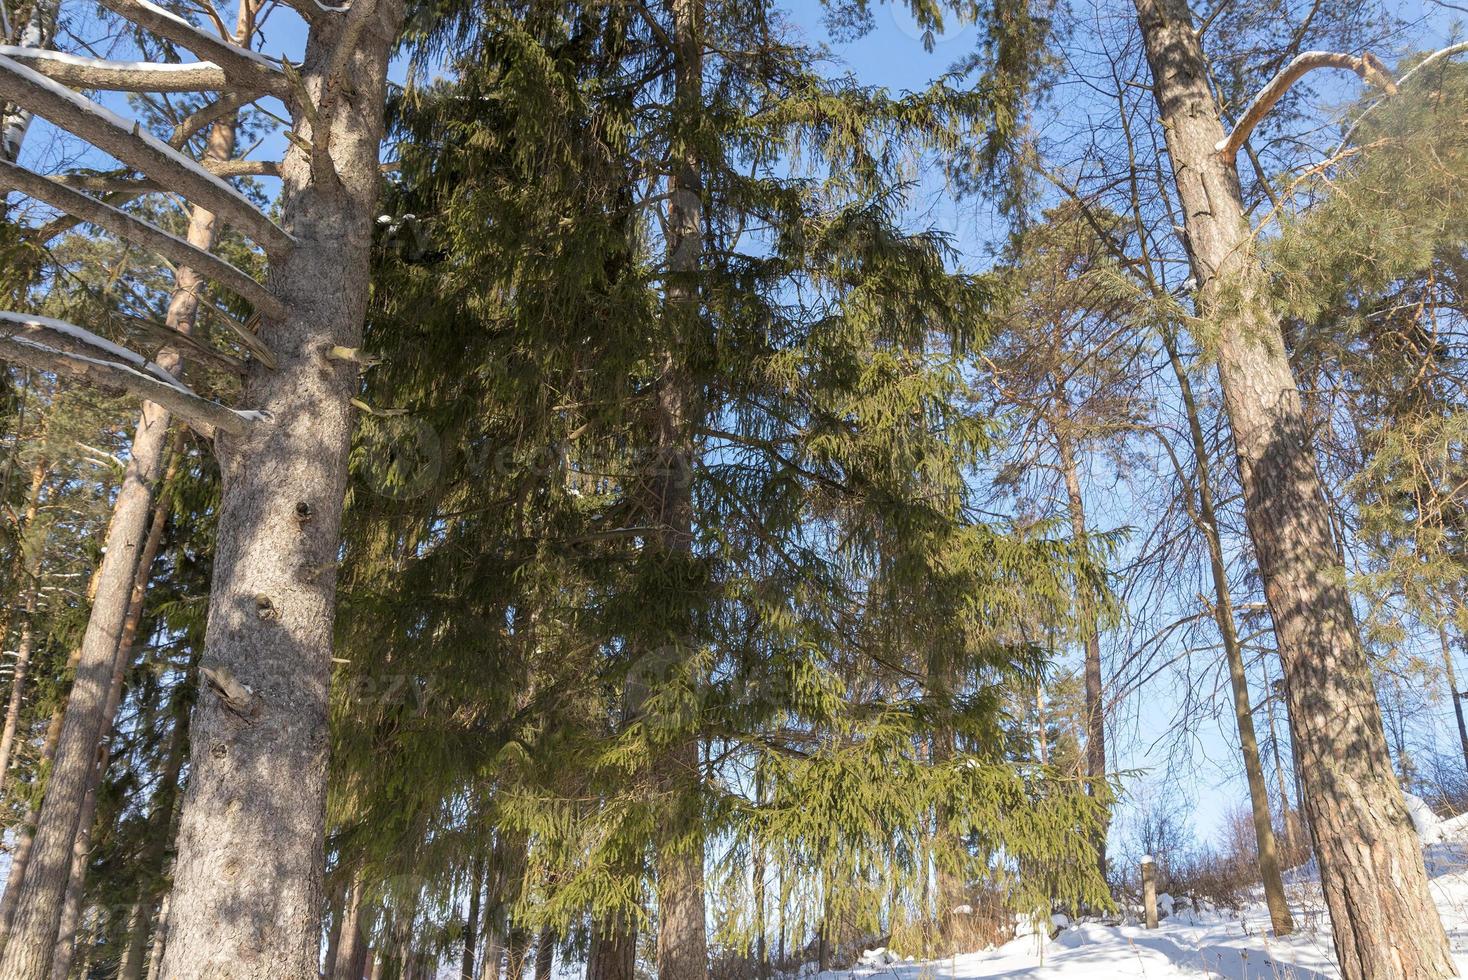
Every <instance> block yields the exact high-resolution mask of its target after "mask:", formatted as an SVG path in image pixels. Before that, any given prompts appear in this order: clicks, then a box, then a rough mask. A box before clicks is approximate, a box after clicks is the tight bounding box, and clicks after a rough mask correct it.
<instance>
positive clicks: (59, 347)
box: [0, 312, 261, 438]
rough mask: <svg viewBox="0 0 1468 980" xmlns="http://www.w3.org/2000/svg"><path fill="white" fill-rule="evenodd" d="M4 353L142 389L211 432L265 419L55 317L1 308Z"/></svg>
mask: <svg viewBox="0 0 1468 980" xmlns="http://www.w3.org/2000/svg"><path fill="white" fill-rule="evenodd" d="M0 357H4V358H5V359H7V360H10V361H14V362H15V363H17V364H23V365H25V366H26V367H29V368H33V369H35V370H37V371H54V372H56V373H58V374H69V375H71V376H72V377H76V378H82V379H84V380H86V381H89V382H91V383H93V384H96V385H98V386H99V387H103V388H112V389H120V390H122V391H125V392H127V393H129V394H132V395H137V396H138V397H140V398H144V399H147V400H148V401H150V402H154V403H155V404H158V405H162V406H163V407H164V408H166V409H168V410H169V411H171V412H173V413H174V414H176V415H177V416H178V417H179V418H181V419H183V420H184V421H186V422H188V423H189V425H191V426H193V427H194V428H195V429H198V430H199V432H200V433H202V434H203V435H205V436H207V437H209V438H212V437H213V435H214V433H215V431H220V432H229V433H239V432H243V431H245V429H247V428H248V427H249V426H250V425H252V424H254V423H255V422H257V421H260V420H261V416H260V415H259V414H258V413H255V412H237V411H235V410H234V409H232V408H229V407H228V406H226V405H221V404H219V403H218V402H214V401H210V400H209V399H207V398H204V397H203V396H201V395H198V394H195V393H194V392H193V391H192V390H190V389H189V388H187V387H186V386H184V385H183V384H181V383H180V382H179V381H178V380H177V379H175V378H173V376H172V375H170V374H169V373H168V372H167V371H164V370H163V369H162V368H160V367H158V365H156V364H153V363H152V362H150V361H148V360H147V359H146V358H144V357H142V356H141V355H139V354H136V353H134V352H133V351H130V350H128V349H127V348H125V347H119V346H118V345H116V344H113V343H111V342H110V341H107V340H104V339H103V338H101V337H98V336H97V335H96V334H93V333H91V332H90V331H87V330H83V329H82V328H81V327H77V326H74V325H72V324H70V323H65V322H63V321H61V320H52V319H50V318H49V317H38V316H28V315H26V314H24V313H6V312H0Z"/></svg>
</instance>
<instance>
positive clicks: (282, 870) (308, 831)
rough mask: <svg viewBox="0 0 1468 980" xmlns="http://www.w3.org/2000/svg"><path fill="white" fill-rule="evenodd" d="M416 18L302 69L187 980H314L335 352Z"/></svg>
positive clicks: (210, 714)
mask: <svg viewBox="0 0 1468 980" xmlns="http://www.w3.org/2000/svg"><path fill="white" fill-rule="evenodd" d="M401 18H402V6H401V4H400V3H399V2H398V0H377V2H373V0H361V2H360V3H355V4H353V5H352V7H351V11H350V12H349V13H347V14H343V15H340V16H325V17H321V18H318V19H317V20H316V21H315V23H314V24H313V25H312V29H311V32H310V36H309V38H308V40H307V44H306V53H305V59H304V62H303V64H302V66H301V68H300V69H299V72H300V76H301V79H302V85H303V87H304V90H305V92H307V93H309V95H310V97H311V98H312V99H313V100H315V102H316V106H317V109H316V112H315V113H314V114H313V116H314V118H315V120H316V125H317V127H318V128H316V129H315V131H313V130H312V124H311V123H310V122H309V121H307V120H305V119H304V114H301V116H302V118H300V119H298V122H297V139H296V140H295V141H293V144H292V148H291V150H290V151H289V153H288V154H287V156H286V159H285V162H284V163H283V165H282V167H281V172H282V180H283V215H284V217H283V223H284V224H285V226H286V227H287V228H288V229H289V230H290V232H291V234H292V235H293V237H294V239H295V242H296V245H295V248H294V249H293V250H292V251H291V252H290V254H289V255H287V256H285V257H284V258H283V259H280V260H278V261H274V262H272V268H271V275H270V281H271V286H272V289H274V290H275V292H276V293H277V295H278V296H279V297H280V299H281V300H282V302H283V303H284V304H285V305H286V307H287V309H288V310H289V311H290V315H289V316H288V317H286V318H284V319H280V320H267V321H266V322H265V325H264V327H263V328H262V330H261V335H262V338H264V339H265V340H266V341H267V342H268V343H269V344H270V346H271V347H272V349H273V350H274V351H275V352H276V355H277V359H278V367H277V368H276V370H274V371H269V370H266V369H264V368H263V367H261V366H258V365H256V366H253V367H252V368H251V371H250V373H249V376H248V378H247V381H246V385H245V402H246V403H247V404H249V405H252V406H257V407H259V408H261V409H264V410H266V411H268V412H269V414H270V419H271V420H270V422H269V423H268V424H265V425H263V426H258V427H255V428H252V429H251V430H250V431H248V432H245V433H243V434H241V435H239V436H232V435H225V434H221V436H220V437H219V439H218V440H217V442H216V450H217V453H218V455H219V459H220V469H221V474H222V480H223V494H222V500H221V503H220V510H219V524H218V532H217V533H218V541H219V544H218V548H217V552H216V555H215V561H214V581H213V586H212V589H211V593H210V608H209V622H208V628H207V631H206V636H205V645H206V652H205V660H204V667H203V669H205V670H207V671H209V672H210V673H211V674H212V676H213V677H215V678H216V682H215V684H211V686H210V689H208V690H204V691H201V694H200V700H199V704H198V706H197V707H196V708H195V712H194V720H193V729H192V747H191V754H190V778H189V785H188V789H187V792H186V795H185V797H184V802H183V812H182V818H181V822H180V828H179V837H178V857H177V860H176V861H175V866H174V867H175V870H174V879H175V884H174V892H173V906H172V908H173V912H172V922H171V923H170V925H169V937H168V944H167V948H166V951H165V954H164V964H163V973H164V976H165V977H168V978H170V980H173V978H179V980H182V978H187V980H315V978H316V977H317V969H318V956H319V952H320V938H321V929H320V922H321V878H322V868H323V865H324V854H323V827H324V821H325V802H326V752H327V694H328V687H329V684H330V677H331V650H332V630H333V621H334V618H335V599H336V565H335V563H336V557H337V549H338V546H339V538H340V526H341V512H342V503H343V497H344V493H345V489H346V478H347V454H348V449H349V444H350V439H351V428H352V415H351V413H352V408H351V405H350V399H351V397H352V395H353V393H354V391H355V388H356V385H357V376H356V368H355V366H354V365H351V364H349V363H344V362H342V361H337V360H330V359H328V358H327V357H326V356H325V353H326V352H327V351H328V350H329V349H330V348H332V347H334V346H340V347H348V348H356V347H359V346H360V344H361V337H362V327H363V320H364V317H365V314H366V306H367V298H368V294H369V291H370V283H369V274H368V263H369V258H370V248H371V236H372V228H373V223H374V218H375V211H374V206H375V204H376V200H377V193H378V183H379V166H378V152H379V144H380V142H381V138H382V133H383V111H384V105H385V101H386V80H387V66H388V57H389V49H390V47H391V45H392V43H393V41H394V40H395V39H396V37H397V33H398V30H399V26H400V23H401ZM312 144H314V146H315V150H314V152H312V151H310V150H308V149H307V148H306V147H307V146H310V145H312ZM313 158H314V159H313ZM224 684H227V685H234V686H235V687H236V689H238V688H243V689H247V690H248V692H249V697H248V701H247V702H244V703H242V702H241V701H240V700H239V699H238V698H237V697H234V696H231V695H230V694H229V690H228V689H227V688H226V687H224V686H222V685H224ZM262 855H269V857H270V860H269V861H265V862H262V861H261V856H262Z"/></svg>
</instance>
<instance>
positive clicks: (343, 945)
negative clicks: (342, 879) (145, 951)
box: [119, 872, 367, 980]
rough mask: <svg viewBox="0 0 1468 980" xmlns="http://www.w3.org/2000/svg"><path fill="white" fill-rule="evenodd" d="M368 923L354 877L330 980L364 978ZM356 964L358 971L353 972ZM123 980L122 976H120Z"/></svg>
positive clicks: (328, 965)
mask: <svg viewBox="0 0 1468 980" xmlns="http://www.w3.org/2000/svg"><path fill="white" fill-rule="evenodd" d="M365 925H366V923H365V922H364V921H363V920H362V877H361V873H360V872H359V873H358V874H356V875H354V876H353V877H352V883H351V886H350V887H349V888H348V889H347V901H346V905H345V907H344V908H343V910H342V924H341V942H340V945H338V947H337V954H336V957H335V959H332V958H331V957H328V958H327V960H326V968H327V970H328V971H329V972H328V973H327V976H328V978H329V980H362V968H363V966H365V964H366V960H367V956H366V952H367V937H366V936H365V935H363V927H364V926H365ZM354 964H355V966H356V969H357V972H356V973H355V974H354V973H352V967H353V965H354ZM119 980H121V978H119Z"/></svg>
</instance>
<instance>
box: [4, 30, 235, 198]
mask: <svg viewBox="0 0 1468 980" xmlns="http://www.w3.org/2000/svg"><path fill="white" fill-rule="evenodd" d="M170 16H172V15H171V14H170ZM0 69H4V70H5V71H7V72H10V73H12V74H14V75H16V76H18V77H20V78H23V79H25V80H26V81H27V82H28V83H30V84H31V85H34V86H36V87H37V88H44V89H47V90H48V91H49V92H51V93H52V94H53V95H55V96H57V97H58V98H61V99H65V100H66V101H67V102H70V103H71V104H72V106H73V107H74V108H76V109H79V110H81V111H82V112H85V113H86V114H88V115H90V116H94V117H96V118H97V119H99V120H101V121H102V122H104V123H106V124H108V125H109V126H112V127H114V128H116V129H119V130H123V131H126V132H128V133H130V134H131V135H132V137H133V138H134V139H137V140H140V141H142V142H143V143H146V144H147V145H148V146H149V148H150V149H152V150H154V151H155V152H157V153H159V154H161V155H162V156H164V157H167V158H168V161H169V162H170V163H171V164H173V165H174V166H176V167H179V168H181V169H184V170H188V171H191V172H192V173H193V174H194V175H195V176H196V177H198V178H199V179H200V180H203V181H207V182H208V183H210V184H212V185H214V186H215V187H216V188H218V189H219V191H220V192H221V193H223V194H226V195H228V196H229V197H231V198H233V199H234V200H235V201H237V202H238V203H239V204H240V205H242V206H243V207H246V208H248V209H249V210H251V211H256V210H258V209H257V208H256V207H255V205H254V203H253V202H252V201H251V200H250V199H249V198H247V197H245V196H244V195H243V194H241V193H240V192H239V191H237V190H235V189H234V187H233V186H231V185H230V184H229V183H228V182H227V181H225V180H224V179H223V178H221V177H218V176H216V175H215V174H212V173H210V172H209V171H208V170H206V169H205V168H204V165H203V164H201V163H198V162H197V161H195V160H191V159H190V158H188V157H186V156H184V155H183V154H182V153H180V152H178V151H177V150H175V149H174V148H173V147H171V146H169V145H168V144H167V143H165V142H163V141H162V140H160V139H159V138H158V137H156V136H154V135H153V134H152V133H149V132H148V131H146V130H144V129H143V128H142V127H140V126H139V125H138V124H137V123H130V122H128V121H127V120H125V119H123V118H122V117H121V116H119V115H118V114H117V113H115V112H113V111H112V110H111V109H108V108H106V107H105V106H102V105H98V104H97V103H96V102H93V101H92V100H91V99H89V98H87V97H86V96H84V95H81V94H79V93H77V92H73V91H72V90H71V89H69V88H67V87H66V86H65V85H62V84H61V83H60V82H57V81H54V80H53V79H50V78H47V77H46V76H45V75H42V74H41V73H40V72H38V71H34V70H32V69H30V68H27V67H26V66H25V65H23V64H21V63H20V62H18V61H12V60H11V59H9V58H7V57H5V56H4V55H3V54H0ZM124 162H126V161H124Z"/></svg>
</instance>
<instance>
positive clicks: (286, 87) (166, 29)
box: [100, 0, 290, 101]
mask: <svg viewBox="0 0 1468 980" xmlns="http://www.w3.org/2000/svg"><path fill="white" fill-rule="evenodd" d="M100 2H101V4H102V6H104V7H106V8H107V9H108V10H110V11H112V12H113V13H115V14H117V15H118V16H119V17H125V18H127V19H128V20H130V21H132V22H133V23H134V24H137V25H138V26H139V27H142V28H145V29H147V30H149V31H152V32H153V33H154V34H157V35H158V36H159V37H161V38H165V39H167V40H169V41H172V42H173V43H174V44H177V45H178V46H179V47H181V48H183V49H185V50H186V51H192V52H193V53H194V54H195V55H196V56H198V57H200V58H202V59H204V60H205V61H209V62H212V63H213V64H215V65H217V66H219V68H220V69H221V70H222V71H223V72H224V74H225V76H227V77H228V78H229V79H230V81H231V83H232V86H233V87H237V88H243V89H250V90H254V91H258V92H268V93H269V94H271V95H274V96H276V97H277V98H279V99H281V100H282V101H285V100H287V99H288V98H289V97H290V83H289V82H288V81H287V80H286V77H285V73H284V72H282V71H281V70H280V66H279V65H276V64H275V63H273V62H272V61H270V59H268V58H266V57H265V56H264V55H262V54H260V53H259V52H257V51H251V50H249V49H248V48H242V47H240V46H239V45H237V44H231V43H229V42H228V41H225V40H221V39H220V38H217V37H215V36H213V35H212V34H208V33H206V32H204V31H201V30H199V29H198V28H197V27H195V26H194V25H193V24H190V23H189V22H188V21H186V20H184V19H183V18H182V17H180V16H178V15H177V14H175V13H173V12H172V11H169V10H165V9H164V8H162V7H160V6H158V5H157V4H153V3H149V2H148V0H100Z"/></svg>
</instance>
